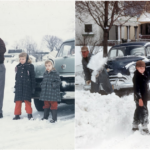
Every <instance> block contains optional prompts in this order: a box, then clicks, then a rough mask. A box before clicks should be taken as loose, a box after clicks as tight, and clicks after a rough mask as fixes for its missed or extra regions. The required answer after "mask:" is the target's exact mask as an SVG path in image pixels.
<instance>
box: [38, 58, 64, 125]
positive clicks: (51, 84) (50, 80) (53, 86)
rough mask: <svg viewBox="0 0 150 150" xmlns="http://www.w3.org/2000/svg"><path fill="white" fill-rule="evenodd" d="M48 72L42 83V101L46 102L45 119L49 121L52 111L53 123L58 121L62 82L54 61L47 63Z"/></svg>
mask: <svg viewBox="0 0 150 150" xmlns="http://www.w3.org/2000/svg"><path fill="white" fill-rule="evenodd" d="M45 67H46V71H45V73H44V75H43V81H42V83H41V90H42V91H41V94H40V99H39V100H41V101H44V106H43V108H44V117H43V118H42V120H44V119H46V120H47V119H48V117H49V111H50V109H51V113H52V120H51V121H50V122H51V123H55V122H56V121H57V105H58V103H57V102H60V101H61V98H60V84H61V80H60V77H59V74H58V72H57V71H56V70H55V68H54V61H53V60H52V59H50V60H47V61H46V62H45Z"/></svg>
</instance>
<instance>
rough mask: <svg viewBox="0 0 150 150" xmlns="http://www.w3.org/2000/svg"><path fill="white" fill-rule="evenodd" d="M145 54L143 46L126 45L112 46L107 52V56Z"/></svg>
mask: <svg viewBox="0 0 150 150" xmlns="http://www.w3.org/2000/svg"><path fill="white" fill-rule="evenodd" d="M132 55H134V56H145V50H144V47H143V46H127V47H116V48H112V49H111V50H110V52H109V56H108V57H109V58H115V57H124V56H132Z"/></svg>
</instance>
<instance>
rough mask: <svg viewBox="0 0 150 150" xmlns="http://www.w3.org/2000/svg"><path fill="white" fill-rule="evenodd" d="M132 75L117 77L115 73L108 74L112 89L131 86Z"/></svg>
mask: <svg viewBox="0 0 150 150" xmlns="http://www.w3.org/2000/svg"><path fill="white" fill-rule="evenodd" d="M132 78H133V75H130V76H124V75H122V77H118V76H117V75H113V76H109V80H110V83H111V85H112V87H113V89H114V90H120V89H127V88H133V82H132Z"/></svg>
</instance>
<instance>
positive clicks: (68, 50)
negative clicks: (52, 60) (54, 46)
mask: <svg viewBox="0 0 150 150" xmlns="http://www.w3.org/2000/svg"><path fill="white" fill-rule="evenodd" d="M74 54H75V46H74V42H67V43H64V44H63V45H62V46H61V48H60V51H59V53H58V56H57V57H64V56H72V55H74Z"/></svg>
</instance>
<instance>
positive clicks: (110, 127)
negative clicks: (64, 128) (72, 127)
mask: <svg viewBox="0 0 150 150" xmlns="http://www.w3.org/2000/svg"><path fill="white" fill-rule="evenodd" d="M75 109H76V148H85V149H87V148H93V149H94V148H95V149H99V148H119V149H124V148H125V149H132V148H135V149H136V148H139V149H143V148H149V149H150V142H149V140H150V136H148V135H141V133H140V131H136V132H134V133H133V132H132V130H131V129H132V121H133V114H134V110H135V103H134V100H133V95H129V96H124V97H122V98H120V97H118V96H116V95H115V94H114V93H113V94H111V95H106V96H105V95H103V96H102V95H100V94H98V93H94V94H92V93H90V92H89V91H84V90H81V89H80V90H78V89H77V90H76V104H75ZM148 109H149V110H150V104H148ZM149 119H150V118H149ZM148 127H149V129H150V125H149V126H148Z"/></svg>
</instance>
